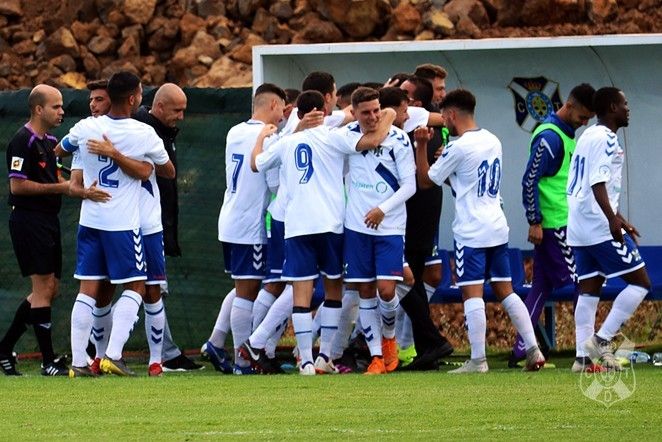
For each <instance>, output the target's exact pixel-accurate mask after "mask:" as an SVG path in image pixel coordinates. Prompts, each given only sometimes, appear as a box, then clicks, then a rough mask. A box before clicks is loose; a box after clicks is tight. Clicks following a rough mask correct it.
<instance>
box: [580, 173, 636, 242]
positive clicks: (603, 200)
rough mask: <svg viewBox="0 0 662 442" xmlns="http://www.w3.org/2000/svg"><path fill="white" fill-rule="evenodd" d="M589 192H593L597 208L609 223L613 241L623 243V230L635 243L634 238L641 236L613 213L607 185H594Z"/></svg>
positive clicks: (621, 217)
mask: <svg viewBox="0 0 662 442" xmlns="http://www.w3.org/2000/svg"><path fill="white" fill-rule="evenodd" d="M591 190H592V191H593V196H594V197H595V201H596V202H597V203H598V206H600V209H601V210H602V213H604V215H605V217H607V221H609V231H610V232H611V236H612V238H614V241H618V242H620V243H623V230H625V231H626V232H627V233H629V234H630V236H632V239H634V240H635V241H636V238H637V237H639V236H641V235H640V234H639V231H638V230H637V229H636V228H635V227H634V226H633V225H632V224H630V223H629V222H628V221H627V220H626V219H625V218H624V217H623V216H622V215H621V214H619V213H614V210H613V209H612V208H611V204H609V194H608V193H607V185H606V184H605V183H604V182H600V183H595V184H593V185H592V186H591Z"/></svg>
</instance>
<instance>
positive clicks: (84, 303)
mask: <svg viewBox="0 0 662 442" xmlns="http://www.w3.org/2000/svg"><path fill="white" fill-rule="evenodd" d="M76 302H80V303H81V304H83V305H84V306H86V307H89V308H90V310H92V311H94V307H92V306H91V305H90V304H88V303H87V302H83V301H80V300H78V299H76ZM92 314H94V313H92Z"/></svg>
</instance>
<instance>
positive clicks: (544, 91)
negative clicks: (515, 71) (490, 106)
mask: <svg viewBox="0 0 662 442" xmlns="http://www.w3.org/2000/svg"><path fill="white" fill-rule="evenodd" d="M508 89H510V91H511V92H512V93H513V98H514V99H515V119H516V120H517V124H518V125H519V126H520V127H521V128H522V129H524V130H525V131H527V132H533V130H534V129H535V128H536V126H538V124H540V123H542V122H543V121H544V120H545V118H547V117H548V116H549V114H550V113H551V112H552V111H557V110H558V109H559V108H560V107H561V106H562V105H563V102H562V101H561V94H560V92H559V84H558V83H557V82H555V81H551V80H548V79H546V78H545V77H535V78H522V77H515V78H513V81H511V82H510V84H509V85H508Z"/></svg>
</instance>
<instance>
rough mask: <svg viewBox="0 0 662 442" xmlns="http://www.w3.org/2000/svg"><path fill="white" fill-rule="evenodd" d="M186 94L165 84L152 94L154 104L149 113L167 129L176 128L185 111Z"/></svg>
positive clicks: (174, 85) (171, 85)
mask: <svg viewBox="0 0 662 442" xmlns="http://www.w3.org/2000/svg"><path fill="white" fill-rule="evenodd" d="M186 102H187V100H186V94H185V93H184V91H183V90H182V88H180V87H179V86H177V85H176V84H173V83H166V84H164V85H163V86H161V87H160V88H159V89H158V90H157V91H156V94H154V102H153V103H152V109H151V111H150V113H151V114H152V115H154V116H155V117H156V118H157V119H158V120H159V121H160V122H161V123H163V124H165V125H166V126H168V127H175V126H177V122H178V121H181V120H183V119H184V111H185V110H186Z"/></svg>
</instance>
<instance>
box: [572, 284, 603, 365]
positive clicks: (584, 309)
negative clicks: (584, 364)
mask: <svg viewBox="0 0 662 442" xmlns="http://www.w3.org/2000/svg"><path fill="white" fill-rule="evenodd" d="M599 302H600V298H599V297H597V296H591V295H587V294H581V295H580V296H579V297H578V298H577V305H576V306H575V351H576V356H577V357H578V358H582V357H588V356H589V354H588V352H586V350H584V342H586V341H588V340H589V339H590V338H591V336H593V333H595V314H596V312H597V311H598V303H599ZM596 362H597V361H596Z"/></svg>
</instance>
